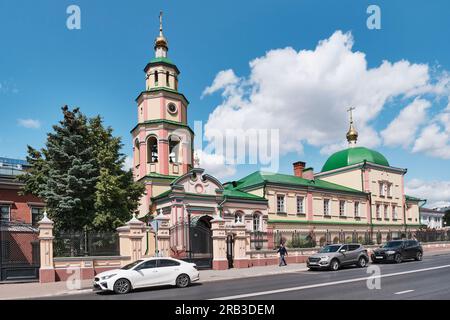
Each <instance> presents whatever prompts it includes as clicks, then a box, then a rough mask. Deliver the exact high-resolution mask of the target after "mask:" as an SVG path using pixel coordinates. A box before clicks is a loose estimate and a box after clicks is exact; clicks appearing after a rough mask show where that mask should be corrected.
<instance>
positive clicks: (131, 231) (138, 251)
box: [117, 215, 146, 262]
mask: <svg viewBox="0 0 450 320" xmlns="http://www.w3.org/2000/svg"><path fill="white" fill-rule="evenodd" d="M145 231H146V227H145V223H143V222H142V221H140V220H138V219H137V218H136V215H134V216H133V218H132V219H131V220H130V221H128V222H127V223H126V225H125V226H123V227H119V228H117V232H118V233H119V247H120V255H121V256H128V257H130V258H131V262H133V261H136V260H139V259H140V258H142V256H143V252H142V251H143V248H142V243H143V238H144V232H145Z"/></svg>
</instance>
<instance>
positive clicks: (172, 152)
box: [169, 136, 180, 163]
mask: <svg viewBox="0 0 450 320" xmlns="http://www.w3.org/2000/svg"><path fill="white" fill-rule="evenodd" d="M179 153H180V138H179V137H177V136H170V137H169V163H178V160H179V159H178V157H179Z"/></svg>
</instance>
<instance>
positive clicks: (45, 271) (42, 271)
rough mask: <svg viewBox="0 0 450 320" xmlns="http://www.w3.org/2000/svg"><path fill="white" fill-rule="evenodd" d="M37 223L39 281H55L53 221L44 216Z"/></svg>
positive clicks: (45, 213)
mask: <svg viewBox="0 0 450 320" xmlns="http://www.w3.org/2000/svg"><path fill="white" fill-rule="evenodd" d="M38 225H39V249H40V262H41V264H40V268H39V282H40V283H47V282H55V267H54V264H53V239H54V236H53V221H52V220H50V219H49V218H48V217H47V212H46V211H45V212H44V217H43V218H42V220H41V221H39V222H38Z"/></svg>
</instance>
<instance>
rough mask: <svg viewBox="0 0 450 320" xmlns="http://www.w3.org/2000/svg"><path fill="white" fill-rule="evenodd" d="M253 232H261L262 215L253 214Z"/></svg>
mask: <svg viewBox="0 0 450 320" xmlns="http://www.w3.org/2000/svg"><path fill="white" fill-rule="evenodd" d="M252 218H253V231H261V214H260V213H259V212H255V213H254V214H253V217H252Z"/></svg>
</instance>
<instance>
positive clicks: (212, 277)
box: [0, 248, 450, 300]
mask: <svg viewBox="0 0 450 320" xmlns="http://www.w3.org/2000/svg"><path fill="white" fill-rule="evenodd" d="M427 251H428V254H430V255H436V254H443V253H450V250H449V249H448V248H447V249H444V248H433V250H427ZM306 270H307V268H306V264H305V263H291V264H288V265H287V266H285V267H279V266H277V265H271V266H264V267H252V268H246V269H228V270H202V271H200V282H211V281H219V280H231V279H241V278H250V277H259V276H266V275H275V274H283V273H293V272H300V271H306ZM69 285H70V283H69ZM90 291H92V280H83V281H81V285H80V288H79V289H73V288H72V289H70V288H68V287H67V284H66V282H53V283H43V284H40V283H38V282H33V283H11V284H7V283H3V284H0V300H4V299H32V298H37V297H39V298H45V297H51V296H58V295H67V294H78V293H86V292H90Z"/></svg>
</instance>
